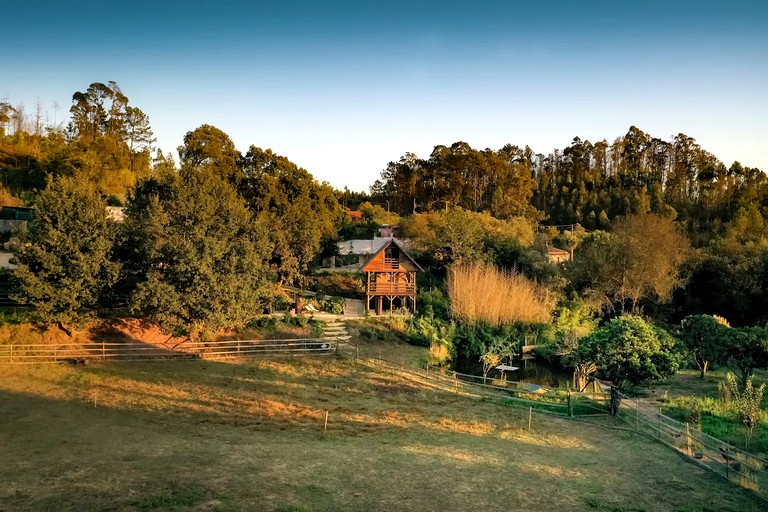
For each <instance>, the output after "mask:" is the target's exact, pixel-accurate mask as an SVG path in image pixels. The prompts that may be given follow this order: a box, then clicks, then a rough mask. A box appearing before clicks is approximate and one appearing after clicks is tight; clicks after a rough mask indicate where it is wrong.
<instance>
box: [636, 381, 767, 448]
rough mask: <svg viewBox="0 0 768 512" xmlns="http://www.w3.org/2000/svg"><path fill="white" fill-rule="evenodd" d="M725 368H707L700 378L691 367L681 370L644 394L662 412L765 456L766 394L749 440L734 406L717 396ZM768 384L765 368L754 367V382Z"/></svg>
mask: <svg viewBox="0 0 768 512" xmlns="http://www.w3.org/2000/svg"><path fill="white" fill-rule="evenodd" d="M726 373H728V370H727V369H724V368H721V369H718V370H716V371H711V372H709V373H708V374H707V376H706V377H705V378H704V379H701V378H699V373H698V372H697V371H693V370H683V371H681V372H679V373H678V374H677V375H675V376H674V377H673V378H671V379H669V380H667V381H664V382H662V383H659V384H657V385H655V386H653V387H652V388H651V389H650V392H648V393H646V395H645V399H646V400H647V399H651V400H652V401H653V402H655V403H656V404H657V405H658V406H659V407H661V408H662V411H663V412H664V413H665V414H668V415H670V416H672V417H674V418H675V419H677V420H679V421H684V422H690V423H691V424H692V425H695V426H696V428H699V429H701V430H702V431H704V432H706V433H707V434H709V435H712V436H715V437H717V438H719V439H722V440H723V441H725V442H727V443H729V444H732V445H734V446H738V447H739V448H742V449H745V450H749V451H751V452H753V453H756V454H759V455H762V456H764V457H765V456H768V393H766V394H765V395H764V396H763V402H762V408H763V411H762V413H761V416H760V423H759V424H758V426H757V427H756V428H755V429H754V432H752V435H751V436H750V438H749V440H748V439H747V431H746V430H745V429H744V427H743V426H741V424H740V422H739V417H738V413H737V411H736V409H735V408H734V407H733V405H732V404H726V403H724V402H723V401H722V400H721V398H720V392H719V387H718V386H719V385H720V383H722V382H723V381H724V380H725V375H726ZM763 383H768V371H766V370H756V371H755V378H754V385H755V386H756V387H757V386H759V385H760V384H763Z"/></svg>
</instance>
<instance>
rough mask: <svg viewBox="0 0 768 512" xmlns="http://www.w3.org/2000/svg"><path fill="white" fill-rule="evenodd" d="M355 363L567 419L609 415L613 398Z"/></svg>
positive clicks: (382, 362)
mask: <svg viewBox="0 0 768 512" xmlns="http://www.w3.org/2000/svg"><path fill="white" fill-rule="evenodd" d="M356 360H357V361H358V362H359V363H360V364H363V365H365V366H368V367H370V368H372V369H375V370H378V371H381V370H385V371H388V372H390V373H395V374H397V375H399V376H401V377H404V378H407V379H409V380H412V381H415V382H418V383H420V384H422V385H426V386H429V387H432V388H437V389H441V390H443V391H449V392H452V393H456V394H460V395H463V396H466V397H470V398H496V399H501V400H503V401H505V402H507V403H511V404H514V405H522V406H529V407H532V408H533V409H535V410H536V411H538V412H543V413H548V414H554V415H557V416H564V417H574V416H589V415H607V414H609V413H610V395H609V394H607V393H579V392H576V391H573V390H569V389H563V388H552V387H547V386H539V385H538V384H531V383H526V382H516V381H507V380H503V379H491V378H487V379H484V378H483V377H478V376H475V375H467V374H463V373H458V372H454V371H449V370H444V369H426V370H414V369H410V368H406V367H405V366H404V365H399V364H397V363H395V362H393V361H388V360H386V359H381V358H377V357H363V358H356Z"/></svg>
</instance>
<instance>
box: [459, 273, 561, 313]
mask: <svg viewBox="0 0 768 512" xmlns="http://www.w3.org/2000/svg"><path fill="white" fill-rule="evenodd" d="M448 296H449V298H450V302H451V315H453V317H454V318H456V319H458V320H460V321H462V322H465V323H483V324H486V325H490V326H494V327H498V326H500V325H507V324H512V323H516V322H526V323H541V322H548V321H549V320H550V316H551V312H552V305H551V304H550V301H549V297H548V294H547V290H546V288H544V287H543V286H541V285H539V284H537V283H535V282H533V281H529V280H528V279H526V278H525V277H524V276H522V275H520V274H519V273H517V272H514V271H510V270H500V269H498V268H496V267H494V266H492V265H469V264H463V265H457V266H454V267H453V268H451V270H450V272H449V274H448Z"/></svg>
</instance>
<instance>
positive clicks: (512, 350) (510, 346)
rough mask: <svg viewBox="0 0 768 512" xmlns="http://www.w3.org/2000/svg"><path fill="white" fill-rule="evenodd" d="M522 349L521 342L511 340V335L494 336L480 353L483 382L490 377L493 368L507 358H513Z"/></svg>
mask: <svg viewBox="0 0 768 512" xmlns="http://www.w3.org/2000/svg"><path fill="white" fill-rule="evenodd" d="M519 349H520V343H519V342H516V341H511V340H510V339H509V337H506V338H503V339H502V338H499V337H494V338H493V340H492V341H491V343H489V344H488V345H487V346H486V347H485V348H484V350H483V353H482V354H480V362H481V363H483V384H485V382H486V380H487V378H488V372H490V371H491V368H495V367H496V366H498V365H500V364H501V363H502V361H504V359H505V358H512V357H514V355H515V354H516V353H517V351H518V350H519Z"/></svg>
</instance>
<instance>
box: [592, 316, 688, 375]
mask: <svg viewBox="0 0 768 512" xmlns="http://www.w3.org/2000/svg"><path fill="white" fill-rule="evenodd" d="M675 348H676V347H675V340H674V338H672V336H670V335H669V334H668V333H667V332H666V331H664V330H663V329H660V328H658V327H655V326H653V325H650V324H648V323H647V322H646V321H645V320H643V319H642V318H640V317H639V316H634V315H626V316H621V317H617V318H614V319H612V320H611V321H609V322H608V323H607V324H605V325H604V326H603V327H600V328H598V329H596V330H595V331H594V332H592V334H590V335H589V336H586V337H584V338H582V339H581V342H580V346H579V349H578V359H579V361H580V362H581V363H582V364H584V363H594V364H595V365H596V366H597V369H598V372H599V373H600V375H601V376H602V377H603V378H606V379H608V380H610V381H612V382H613V383H614V384H615V385H616V386H617V387H618V388H619V389H623V388H624V387H625V386H626V385H627V384H641V383H643V382H647V381H655V380H661V379H665V378H668V377H671V376H672V375H674V374H675V372H676V371H677V370H678V369H679V368H680V363H681V357H680V355H679V354H678V353H677V352H676V351H675Z"/></svg>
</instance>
